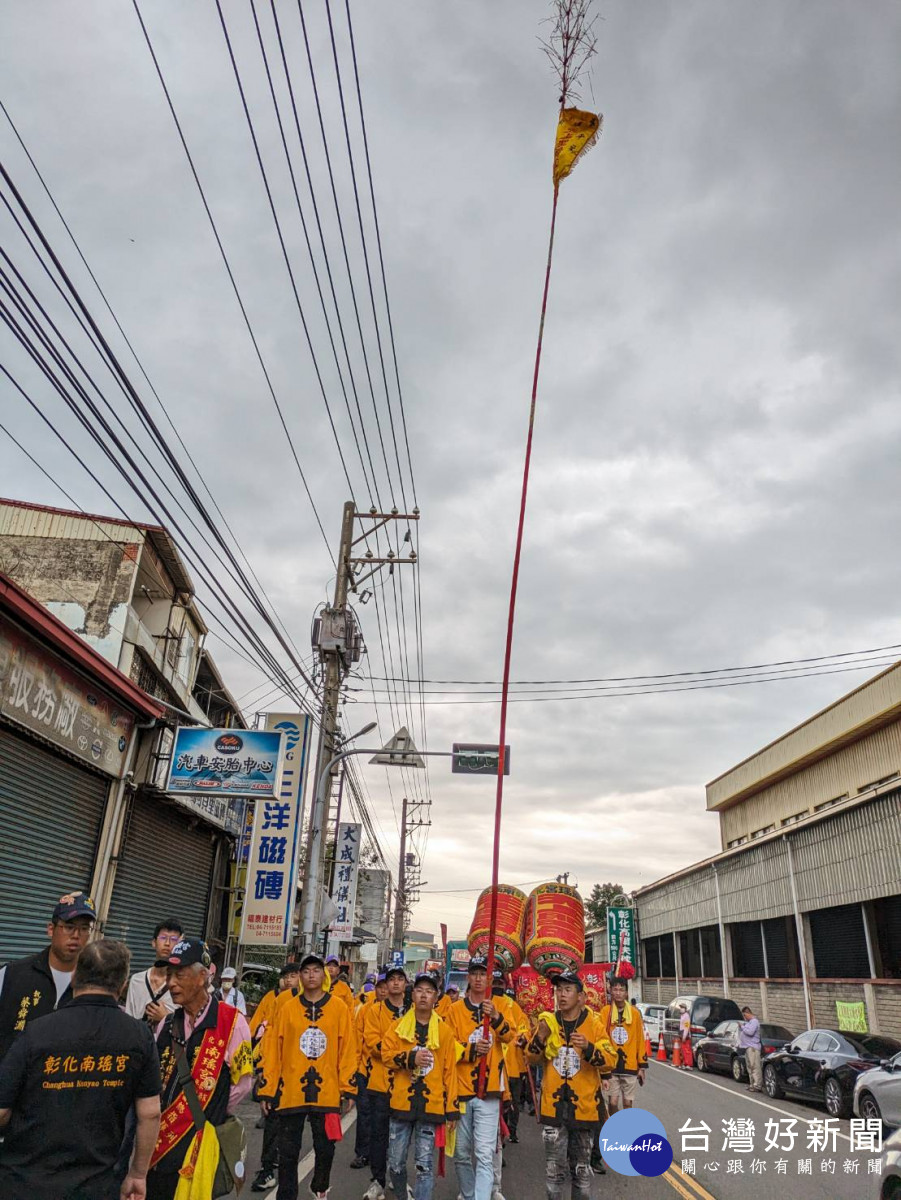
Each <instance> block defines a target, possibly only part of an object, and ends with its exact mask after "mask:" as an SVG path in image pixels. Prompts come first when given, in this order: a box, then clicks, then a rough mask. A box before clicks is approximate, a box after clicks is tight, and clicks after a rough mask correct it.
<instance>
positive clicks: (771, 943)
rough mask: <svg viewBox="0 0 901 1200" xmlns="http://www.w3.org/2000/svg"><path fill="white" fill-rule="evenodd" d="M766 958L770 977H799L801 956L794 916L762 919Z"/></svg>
mask: <svg viewBox="0 0 901 1200" xmlns="http://www.w3.org/2000/svg"><path fill="white" fill-rule="evenodd" d="M762 924H763V936H764V939H765V943H766V960H767V967H768V968H769V976H768V977H769V978H770V979H800V978H801V958H800V955H799V953H798V935H797V931H796V929H795V918H794V917H770V918H769V919H768V920H766V921H763V922H762Z"/></svg>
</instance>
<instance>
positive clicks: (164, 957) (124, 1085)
mask: <svg viewBox="0 0 901 1200" xmlns="http://www.w3.org/2000/svg"><path fill="white" fill-rule="evenodd" d="M94 920H95V913H94V908H93V904H92V902H91V900H90V899H89V898H88V897H86V896H84V895H82V894H80V893H75V894H70V895H67V896H64V897H63V898H62V900H61V901H60V902H59V903H58V904H57V905H56V906H55V908H54V909H53V911H52V915H51V921H50V923H49V925H48V928H47V933H48V939H49V945H48V946H47V947H46V948H45V949H44V950H42V951H39V952H38V953H36V954H33V955H31V956H30V957H28V958H26V959H23V960H21V961H19V962H16V963H11V964H9V966H8V967H6V968H0V1135H2V1138H3V1141H2V1145H0V1196H3V1197H4V1198H8V1200H26V1198H27V1200H212V1197H214V1196H221V1195H225V1194H227V1193H228V1191H230V1190H231V1189H232V1187H233V1186H234V1185H235V1183H238V1184H243V1183H244V1181H245V1180H244V1172H245V1155H246V1135H245V1130H244V1127H243V1125H242V1123H241V1121H240V1120H239V1119H238V1118H237V1116H236V1110H237V1109H238V1107H239V1106H240V1105H241V1104H242V1102H243V1101H245V1100H246V1099H247V1098H248V1097H249V1096H250V1095H251V1091H252V1092H253V1096H254V1098H255V1099H256V1100H257V1101H258V1102H259V1105H260V1113H261V1121H262V1125H263V1138H262V1152H261V1161H260V1167H259V1169H258V1170H257V1172H256V1174H255V1176H254V1178H253V1180H252V1182H251V1188H252V1190H254V1191H257V1192H262V1191H268V1190H270V1189H271V1188H272V1187H274V1186H276V1184H277V1187H278V1191H277V1196H278V1200H295V1198H296V1197H297V1196H298V1189H299V1182H298V1163H299V1160H300V1154H301V1148H302V1143H303V1139H304V1131H305V1129H307V1128H309V1131H310V1140H311V1142H312V1148H313V1153H314V1166H313V1174H312V1179H311V1181H310V1190H311V1192H312V1194H313V1196H314V1197H315V1198H316V1200H325V1198H326V1197H327V1196H328V1194H329V1189H330V1184H331V1173H332V1165H333V1159H334V1155H335V1145H336V1143H337V1141H339V1140H340V1139H341V1137H342V1121H341V1118H342V1115H343V1114H344V1113H346V1112H347V1111H348V1109H349V1107H350V1106H351V1105H353V1104H355V1105H356V1122H355V1125H356V1128H355V1134H354V1137H355V1143H354V1155H353V1159H352V1161H351V1163H350V1166H351V1167H352V1168H353V1169H355V1170H358V1171H360V1172H361V1178H362V1180H363V1182H362V1184H361V1192H360V1194H361V1195H362V1196H363V1197H364V1200H385V1196H386V1191H387V1190H388V1189H389V1188H390V1189H392V1190H393V1192H394V1195H395V1197H397V1200H431V1197H432V1195H433V1190H434V1187H435V1180H436V1178H437V1177H438V1176H440V1175H443V1174H444V1173H445V1172H446V1170H447V1169H448V1166H447V1164H448V1163H452V1164H453V1169H454V1171H455V1174H456V1183H457V1186H458V1189H459V1197H460V1200H504V1197H503V1192H502V1187H503V1151H504V1146H505V1144H516V1142H517V1141H518V1129H519V1115H520V1111H521V1110H522V1109H524V1108H530V1109H531V1110H532V1112H533V1113H535V1115H536V1116H537V1118H538V1120H539V1123H540V1125H541V1128H542V1137H543V1145H544V1153H545V1159H546V1164H547V1171H546V1189H547V1196H548V1200H562V1197H563V1196H564V1194H565V1192H566V1189H567V1188H570V1194H571V1196H572V1198H573V1200H588V1197H589V1195H590V1186H591V1178H592V1175H593V1173H597V1172H600V1171H603V1169H604V1168H603V1164H602V1162H601V1161H600V1158H599V1155H598V1152H597V1145H598V1133H599V1130H600V1128H601V1125H602V1124H603V1122H604V1120H605V1119H606V1118H607V1116H608V1115H609V1113H610V1112H611V1111H613V1110H615V1109H616V1108H619V1107H629V1106H631V1105H632V1104H633V1103H634V1101H635V1098H636V1095H637V1089H638V1087H640V1086H641V1085H642V1084H643V1083H644V1079H645V1072H646V1069H647V1058H646V1039H645V1034H644V1029H643V1026H642V1020H641V1015H640V1013H639V1012H638V1010H637V1008H635V1007H634V1006H633V1005H632V1004H630V1002H629V997H628V983H627V981H626V980H624V979H619V978H612V979H611V980H610V1002H609V1003H607V1004H605V1005H603V1006H600V1007H598V1008H592V1007H590V1006H589V1004H588V1003H587V1001H586V995H585V991H584V987H583V983H582V980H581V979H580V977H579V975H578V974H576V973H570V972H562V973H559V974H557V975H556V976H554V977H553V979H552V983H553V991H554V1004H553V1008H552V1009H548V1010H547V1011H543V1012H540V1013H533V1014H532V1015H528V1014H526V1013H525V1012H524V1011H523V1009H522V1008H521V1007H520V1005H519V1004H518V1003H517V1001H516V998H515V995H514V994H513V993H512V990H511V989H510V988H509V987H508V986H507V981H506V980H505V978H504V976H503V975H502V974H501V973H500V972H499V971H495V972H494V974H493V975H492V976H491V977H489V973H488V963H487V962H486V961H485V959H484V958H480V957H478V956H476V957H474V958H472V959H471V961H470V963H469V968H468V975H467V987H466V989H465V994H463V995H460V994H459V992H458V991H457V989H456V988H455V987H453V986H449V987H448V988H447V989H446V990H444V989H443V988H442V982H443V981H442V979H441V977H440V976H439V975H436V974H432V973H420V974H417V975H415V976H414V977H413V978H412V979H411V978H408V976H407V974H406V972H405V970H404V968H403V967H401V966H396V965H389V966H387V967H386V968H384V969H383V970H381V971H380V972H379V973H378V975H377V976H374V977H372V978H371V980H370V981H367V984H366V986H365V988H364V989H363V990H362V991H361V992H360V994H359V995H355V994H354V992H353V990H352V988H351V987H350V985H349V982H348V980H347V978H346V976H345V974H344V972H343V970H342V965H341V963H340V962H339V961H338V960H337V959H336V958H328V959H326V958H323V957H320V956H319V955H317V954H308V955H306V956H305V957H304V958H302V959H301V960H300V961H299V962H288V963H286V964H285V966H284V967H283V968H282V969H281V972H280V977H279V982H278V985H277V986H276V987H275V988H273V989H272V990H271V991H270V992H268V993H267V994H266V995H264V996H263V998H262V999H261V1001H260V1003H259V1004H258V1005H257V1007H256V1010H255V1011H254V1012H253V1015H252V1017H251V1019H250V1021H249V1023H248V1020H247V1019H246V1011H247V1010H246V1001H245V997H244V996H243V994H242V993H241V991H240V990H239V988H238V986H237V979H236V975H235V972H234V971H233V970H230V969H226V970H225V971H223V972H222V973H221V975H220V977H219V980H218V986H217V983H216V979H215V969H214V967H213V963H212V959H211V955H210V951H209V949H208V948H207V946H206V945H205V943H204V942H203V941H202V940H201V939H199V938H196V937H190V936H185V935H184V932H183V930H182V928H181V925H180V923H179V922H178V921H177V920H175V919H173V918H168V919H166V920H163V921H160V922H159V923H158V924H157V926H156V927H155V929H154V931H153V937H152V939H151V944H152V950H153V954H154V965H153V966H151V967H150V968H149V969H147V970H144V971H138V972H135V973H133V974H131V975H130V974H129V963H130V955H129V951H128V948H127V947H126V946H125V945H124V943H122V942H117V941H113V940H111V939H106V938H96V939H93V940H92V932H93V929H94ZM365 1173H368V1180H367V1178H366V1174H365ZM364 1189H365V1190H364ZM342 1200H344V1198H343V1197H342Z"/></svg>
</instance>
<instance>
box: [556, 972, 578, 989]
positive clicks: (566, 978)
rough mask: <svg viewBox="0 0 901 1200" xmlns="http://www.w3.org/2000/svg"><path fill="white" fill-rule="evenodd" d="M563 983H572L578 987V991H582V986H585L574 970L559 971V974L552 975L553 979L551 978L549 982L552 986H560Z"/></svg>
mask: <svg viewBox="0 0 901 1200" xmlns="http://www.w3.org/2000/svg"><path fill="white" fill-rule="evenodd" d="M564 983H571V984H572V985H573V987H576V988H578V989H579V991H580V992H581V991H584V988H585V985H584V983H583V982H582V980H581V979H580V978H579V976H578V975H577V974H576V973H575V971H561V972H560V973H559V974H557V975H555V976H554V977H553V979H552V980H551V984H552V985H553V986H554V987H560V986H561V985H562V984H564Z"/></svg>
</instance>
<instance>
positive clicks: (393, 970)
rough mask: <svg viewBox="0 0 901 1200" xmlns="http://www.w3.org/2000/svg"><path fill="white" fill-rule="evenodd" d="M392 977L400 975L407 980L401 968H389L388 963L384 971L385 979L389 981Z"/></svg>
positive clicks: (405, 973)
mask: <svg viewBox="0 0 901 1200" xmlns="http://www.w3.org/2000/svg"><path fill="white" fill-rule="evenodd" d="M393 975H402V976H403V977H404V979H406V978H407V972H406V971H405V970H404V969H403V967H397V966H391V964H390V963H389V965H388V967H387V969H386V970H385V978H386V979H390V978H391V977H392V976H393Z"/></svg>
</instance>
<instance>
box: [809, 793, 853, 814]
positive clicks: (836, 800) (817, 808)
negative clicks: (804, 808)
mask: <svg viewBox="0 0 901 1200" xmlns="http://www.w3.org/2000/svg"><path fill="white" fill-rule="evenodd" d="M847 799H848V793H847V792H845V793H844V795H842V796H834V797H833V798H832V799H831V800H824V801H823V803H822V804H815V805H814V806H813V811H814V812H815V813H818V812H824V811H825V810H826V809H827V808H832V806H833V805H834V804H841V802H842V801H843V800H847Z"/></svg>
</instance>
